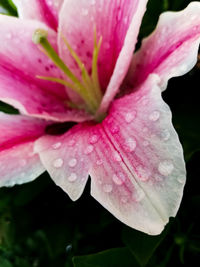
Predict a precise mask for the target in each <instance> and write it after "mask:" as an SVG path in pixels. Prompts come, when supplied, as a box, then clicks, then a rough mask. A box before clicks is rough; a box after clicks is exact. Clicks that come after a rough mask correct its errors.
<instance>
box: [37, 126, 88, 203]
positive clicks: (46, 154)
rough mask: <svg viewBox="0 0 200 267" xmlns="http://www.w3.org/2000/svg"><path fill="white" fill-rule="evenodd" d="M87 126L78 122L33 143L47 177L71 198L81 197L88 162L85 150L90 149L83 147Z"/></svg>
mask: <svg viewBox="0 0 200 267" xmlns="http://www.w3.org/2000/svg"><path fill="white" fill-rule="evenodd" d="M88 127H89V126H88V125H87V124H83V125H82V124H80V125H77V126H75V127H73V128H72V129H71V130H69V131H68V132H67V133H65V134H63V135H62V136H48V135H47V136H44V137H41V138H40V139H38V141H37V142H36V144H35V151H36V152H37V153H39V156H40V159H41V162H42V163H43V165H44V166H45V168H46V169H47V171H48V172H49V174H50V176H51V177H52V179H53V180H54V181H55V183H56V184H57V185H58V186H60V187H61V188H62V189H63V190H64V191H65V192H66V193H67V194H68V195H69V197H70V198H71V199H72V200H77V199H78V198H79V197H80V196H81V194H82V192H83V189H84V187H85V184H86V182H87V179H88V173H89V167H90V165H91V162H90V161H89V159H88V157H87V153H88V152H89V151H90V149H92V147H87V136H88V131H87V130H88ZM88 146H89V144H88ZM87 149H88V150H87Z"/></svg>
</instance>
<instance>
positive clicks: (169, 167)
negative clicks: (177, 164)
mask: <svg viewBox="0 0 200 267" xmlns="http://www.w3.org/2000/svg"><path fill="white" fill-rule="evenodd" d="M173 169H174V165H173V163H172V162H171V161H170V160H164V161H162V162H160V164H159V165H158V171H159V173H160V174H162V175H164V176H168V175H170V174H171V173H172V171H173Z"/></svg>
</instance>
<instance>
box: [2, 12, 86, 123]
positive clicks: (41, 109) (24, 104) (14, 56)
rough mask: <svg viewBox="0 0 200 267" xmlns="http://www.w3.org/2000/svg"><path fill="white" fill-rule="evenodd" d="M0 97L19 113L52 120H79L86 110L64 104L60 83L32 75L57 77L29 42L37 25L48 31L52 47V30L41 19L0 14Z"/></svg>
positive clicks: (54, 35) (54, 71)
mask: <svg viewBox="0 0 200 267" xmlns="http://www.w3.org/2000/svg"><path fill="white" fill-rule="evenodd" d="M0 24H1V27H0V80H1V86H0V99H1V100H2V101H4V102H6V103H8V104H10V105H13V106H14V107H16V108H18V109H19V110H20V112H21V113H24V114H27V115H31V116H36V117H40V118H46V119H52V120H55V121H71V120H74V121H83V120H85V118H84V117H86V118H87V116H86V114H84V113H83V112H80V111H77V110H76V111H75V110H71V109H69V108H68V107H67V104H66V100H67V95H66V92H65V88H64V86H62V85H59V84H56V83H54V82H49V81H43V80H41V79H38V78H37V77H36V76H37V75H40V76H50V77H60V75H61V72H60V70H59V69H58V68H57V67H55V65H54V64H52V62H51V60H49V59H48V57H47V56H46V55H44V54H43V53H42V52H41V51H40V50H39V49H38V47H37V46H36V45H35V44H34V43H33V42H32V35H33V33H34V31H35V30H36V29H38V28H42V29H46V30H47V31H48V38H49V41H50V42H51V43H52V44H53V45H54V46H55V48H56V34H55V32H54V31H52V30H51V29H49V28H47V26H46V25H45V24H43V23H40V22H37V21H31V20H26V21H25V20H19V19H17V18H13V17H8V16H4V15H0Z"/></svg>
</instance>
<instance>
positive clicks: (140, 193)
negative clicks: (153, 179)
mask: <svg viewBox="0 0 200 267" xmlns="http://www.w3.org/2000/svg"><path fill="white" fill-rule="evenodd" d="M133 197H134V199H135V201H136V202H140V201H142V200H143V199H144V197H145V193H144V191H143V190H142V189H138V190H137V192H136V193H135V194H133Z"/></svg>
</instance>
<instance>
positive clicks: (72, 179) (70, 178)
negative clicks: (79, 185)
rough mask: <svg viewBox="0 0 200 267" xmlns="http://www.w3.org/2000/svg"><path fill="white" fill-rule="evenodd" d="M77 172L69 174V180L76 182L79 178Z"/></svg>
mask: <svg viewBox="0 0 200 267" xmlns="http://www.w3.org/2000/svg"><path fill="white" fill-rule="evenodd" d="M77 178H78V177H77V174H76V173H75V172H72V173H71V174H70V176H68V178H67V179H68V181H69V182H71V183H73V182H75V181H76V180H77Z"/></svg>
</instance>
